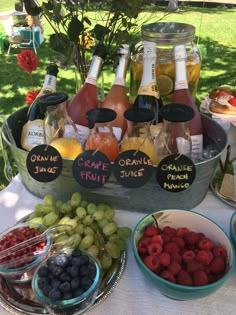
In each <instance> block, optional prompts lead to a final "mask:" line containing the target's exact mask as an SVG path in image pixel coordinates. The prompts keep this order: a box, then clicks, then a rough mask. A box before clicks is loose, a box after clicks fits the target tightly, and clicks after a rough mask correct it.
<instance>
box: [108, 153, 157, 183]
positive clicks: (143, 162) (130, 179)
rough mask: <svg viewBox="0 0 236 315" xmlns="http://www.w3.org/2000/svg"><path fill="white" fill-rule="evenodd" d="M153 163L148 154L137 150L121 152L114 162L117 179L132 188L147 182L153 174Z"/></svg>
mask: <svg viewBox="0 0 236 315" xmlns="http://www.w3.org/2000/svg"><path fill="white" fill-rule="evenodd" d="M153 169H154V168H153V164H152V161H151V159H150V158H149V156H148V155H147V154H145V153H144V152H142V151H137V150H127V151H124V152H122V153H120V154H119V155H118V157H117V159H116V160H115V162H114V167H113V171H114V175H115V177H116V179H117V181H118V182H119V183H120V184H121V185H122V186H126V187H130V188H137V187H141V186H143V185H144V184H146V183H147V182H148V181H149V179H150V178H151V176H152V174H153Z"/></svg>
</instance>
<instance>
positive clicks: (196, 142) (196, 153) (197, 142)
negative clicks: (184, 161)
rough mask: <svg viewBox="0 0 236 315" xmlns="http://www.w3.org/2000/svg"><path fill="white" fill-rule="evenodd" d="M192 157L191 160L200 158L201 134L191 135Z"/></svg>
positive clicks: (201, 148)
mask: <svg viewBox="0 0 236 315" xmlns="http://www.w3.org/2000/svg"><path fill="white" fill-rule="evenodd" d="M191 140H192V157H193V160H197V159H199V158H201V156H202V151H203V135H202V134H201V135H192V136H191Z"/></svg>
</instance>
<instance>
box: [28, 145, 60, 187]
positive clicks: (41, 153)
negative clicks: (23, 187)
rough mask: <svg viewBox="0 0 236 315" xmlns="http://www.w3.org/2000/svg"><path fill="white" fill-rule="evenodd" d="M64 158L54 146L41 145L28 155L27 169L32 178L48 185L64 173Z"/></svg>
mask: <svg viewBox="0 0 236 315" xmlns="http://www.w3.org/2000/svg"><path fill="white" fill-rule="evenodd" d="M62 164H63V162H62V157H61V155H60V153H59V152H58V151H57V150H56V149H55V148H54V147H52V146H50V145H46V144H41V145H37V146H36V147H34V148H33V149H32V150H30V152H29V153H28V155H27V159H26V167H27V170H28V172H29V174H30V176H31V177H33V178H34V179H35V180H37V181H38V182H43V183H48V182H52V181H53V180H55V179H56V178H57V177H58V176H59V175H60V174H61V171H62Z"/></svg>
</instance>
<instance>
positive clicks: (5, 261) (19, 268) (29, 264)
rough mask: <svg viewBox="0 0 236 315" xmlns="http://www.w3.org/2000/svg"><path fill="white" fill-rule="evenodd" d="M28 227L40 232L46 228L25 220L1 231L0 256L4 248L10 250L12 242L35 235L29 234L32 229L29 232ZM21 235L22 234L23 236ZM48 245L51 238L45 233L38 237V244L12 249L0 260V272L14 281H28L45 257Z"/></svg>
mask: <svg viewBox="0 0 236 315" xmlns="http://www.w3.org/2000/svg"><path fill="white" fill-rule="evenodd" d="M28 228H31V229H33V230H37V231H40V234H41V233H43V232H44V231H45V230H46V229H47V228H46V227H45V226H44V225H40V224H32V223H29V222H25V223H19V224H16V225H14V226H12V227H11V228H9V229H7V230H5V231H3V232H2V233H1V234H0V256H1V254H3V250H4V249H5V248H7V249H9V250H10V247H11V246H13V245H14V242H16V243H17V244H19V243H20V242H22V241H24V240H26V239H27V240H28V239H30V238H32V237H33V236H35V235H34V234H30V233H32V230H31V232H29V229H28ZM23 230H24V232H23ZM27 231H28V232H27ZM22 235H24V236H23V238H22ZM8 237H9V239H8ZM7 242H8V243H7ZM16 243H15V244H16ZM50 247H51V239H50V237H49V236H48V235H47V234H45V235H43V236H42V239H40V241H39V243H38V244H35V245H31V246H30V245H28V246H25V247H24V248H21V249H19V250H16V251H13V253H11V255H10V256H8V257H7V258H3V257H2V259H1V260H0V274H1V275H3V276H4V277H5V278H6V279H8V280H9V281H11V282H14V283H24V282H27V281H30V280H31V279H32V277H33V274H34V271H35V270H36V269H37V267H38V266H39V264H40V263H41V262H42V261H43V260H44V259H46V257H47V254H48V253H49V250H50ZM31 255H32V257H31ZM34 257H35V258H34ZM18 258H20V261H18V262H17V260H18ZM14 262H15V263H14ZM13 263H14V264H13ZM8 265H9V266H8Z"/></svg>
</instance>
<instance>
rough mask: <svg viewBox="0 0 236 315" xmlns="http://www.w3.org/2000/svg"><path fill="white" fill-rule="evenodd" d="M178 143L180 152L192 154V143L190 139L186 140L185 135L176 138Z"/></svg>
mask: <svg viewBox="0 0 236 315" xmlns="http://www.w3.org/2000/svg"><path fill="white" fill-rule="evenodd" d="M176 143H177V148H178V152H179V153H180V154H184V155H187V156H190V154H191V145H190V142H189V141H188V140H186V139H185V138H183V137H177V138H176Z"/></svg>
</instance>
